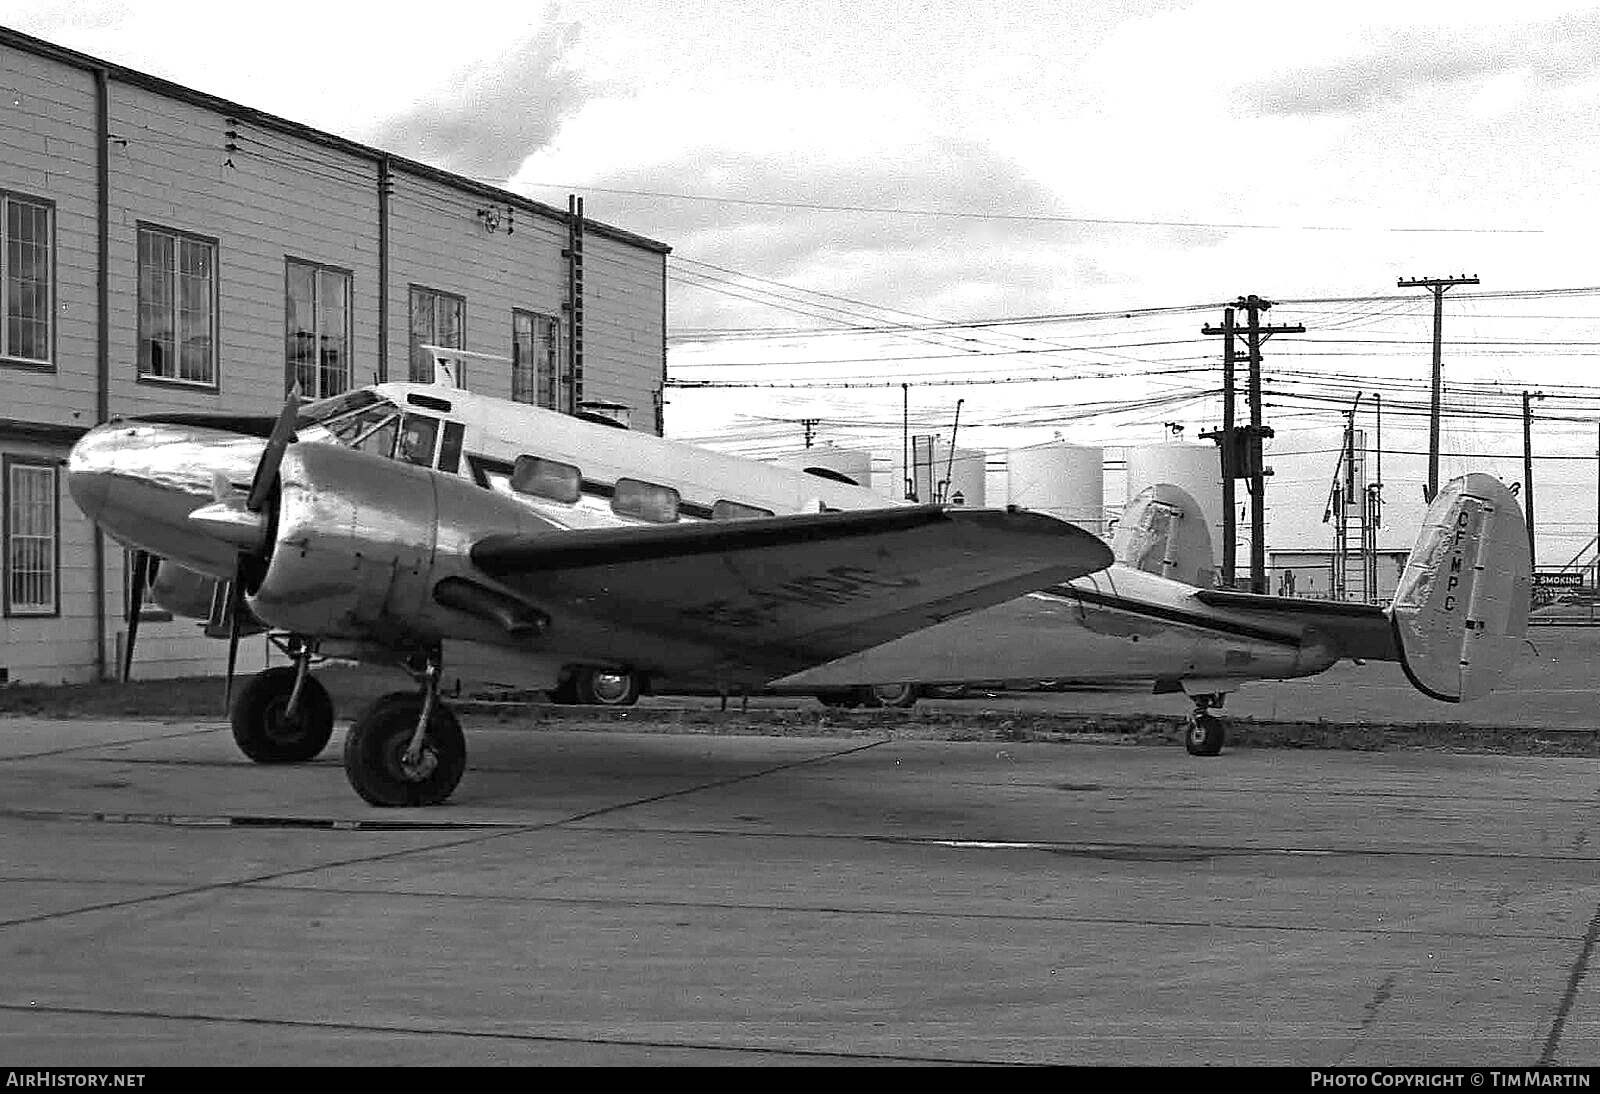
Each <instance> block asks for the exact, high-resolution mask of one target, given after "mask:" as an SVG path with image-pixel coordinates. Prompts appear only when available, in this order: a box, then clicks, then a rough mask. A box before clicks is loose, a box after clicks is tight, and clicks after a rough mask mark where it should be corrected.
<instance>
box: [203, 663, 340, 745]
mask: <svg viewBox="0 0 1600 1094" xmlns="http://www.w3.org/2000/svg"><path fill="white" fill-rule="evenodd" d="M294 678H295V670H294V668H292V667H288V666H282V665H280V666H278V667H277V668H271V669H267V670H265V671H264V672H258V673H256V674H255V675H254V676H252V677H251V678H250V679H249V680H247V681H245V684H244V686H243V687H241V688H240V689H239V692H238V694H237V695H235V696H234V697H233V704H232V707H231V708H230V709H229V711H228V721H229V722H230V723H231V725H232V728H233V740H234V743H235V744H237V745H238V746H239V751H241V752H243V753H244V754H245V755H246V756H248V757H250V758H251V759H252V760H254V761H255V762H256V763H258V764H293V763H303V762H304V761H306V760H311V759H315V758H316V757H317V755H318V754H319V753H321V752H322V750H323V749H324V748H325V747H327V744H328V738H329V737H332V736H333V700H332V699H331V698H330V697H329V695H328V689H327V688H325V687H323V686H322V684H321V683H320V682H318V680H317V678H316V677H314V676H308V677H306V684H305V687H303V688H301V689H300V707H299V710H298V711H296V713H295V716H294V718H293V719H285V718H284V717H283V709H284V707H286V706H287V705H288V703H289V696H290V695H291V694H293V692H294Z"/></svg>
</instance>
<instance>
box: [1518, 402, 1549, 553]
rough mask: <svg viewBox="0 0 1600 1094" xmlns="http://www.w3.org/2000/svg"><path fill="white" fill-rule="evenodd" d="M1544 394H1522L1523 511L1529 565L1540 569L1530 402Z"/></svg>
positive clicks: (1531, 408)
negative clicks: (1535, 549)
mask: <svg viewBox="0 0 1600 1094" xmlns="http://www.w3.org/2000/svg"><path fill="white" fill-rule="evenodd" d="M1543 398H1544V392H1542V391H1535V392H1534V393H1533V394H1532V395H1530V394H1528V392H1527V391H1524V392H1523V393H1522V498H1523V501H1522V509H1523V512H1524V514H1525V515H1526V516H1527V518H1528V564H1529V565H1530V566H1532V567H1534V569H1536V570H1537V569H1538V565H1539V564H1538V556H1537V555H1535V554H1534V553H1533V404H1532V402H1531V401H1530V400H1533V399H1543Z"/></svg>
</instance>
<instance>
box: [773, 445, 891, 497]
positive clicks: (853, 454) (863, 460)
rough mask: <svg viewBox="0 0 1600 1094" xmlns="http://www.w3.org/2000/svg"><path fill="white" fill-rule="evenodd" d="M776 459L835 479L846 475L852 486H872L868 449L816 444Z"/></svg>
mask: <svg viewBox="0 0 1600 1094" xmlns="http://www.w3.org/2000/svg"><path fill="white" fill-rule="evenodd" d="M779 462H781V463H782V464H783V466H785V467H793V468H795V469H797V470H800V471H810V472H811V473H812V474H818V473H820V474H821V475H822V477H824V478H829V479H833V480H834V481H836V482H837V481H842V480H846V479H847V480H849V481H850V482H851V483H853V484H854V485H856V486H865V487H867V488H869V489H870V488H871V486H872V453H871V452H868V451H866V450H865V449H858V448H835V447H834V446H833V445H831V444H819V445H816V446H814V447H812V448H805V449H801V450H800V451H799V452H796V453H793V454H792V455H788V456H785V457H783V458H782V459H781V460H780V461H779Z"/></svg>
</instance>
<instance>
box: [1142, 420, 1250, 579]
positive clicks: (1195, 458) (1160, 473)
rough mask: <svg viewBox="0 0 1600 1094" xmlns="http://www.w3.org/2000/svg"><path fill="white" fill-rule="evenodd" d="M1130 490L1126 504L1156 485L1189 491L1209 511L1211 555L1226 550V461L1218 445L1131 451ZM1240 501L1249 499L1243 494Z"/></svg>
mask: <svg viewBox="0 0 1600 1094" xmlns="http://www.w3.org/2000/svg"><path fill="white" fill-rule="evenodd" d="M1127 458H1128V464H1127V466H1128V490H1127V497H1126V498H1124V499H1123V501H1124V504H1126V503H1127V502H1129V501H1132V500H1133V499H1134V498H1135V497H1136V496H1137V495H1138V494H1139V492H1140V491H1141V490H1143V489H1144V488H1145V487H1147V486H1154V485H1155V484H1156V483H1161V482H1170V483H1171V484H1172V485H1174V486H1177V487H1181V488H1182V489H1183V490H1185V491H1187V492H1188V493H1189V495H1190V496H1191V497H1193V498H1194V500H1195V501H1196V502H1198V503H1199V505H1200V508H1201V509H1203V510H1204V511H1205V519H1206V526H1207V527H1208V528H1209V529H1210V530H1211V552H1212V554H1213V555H1215V554H1218V553H1219V552H1220V551H1221V550H1222V459H1221V457H1220V455H1219V454H1218V452H1217V446H1216V445H1214V444H1183V443H1178V444H1150V445H1142V446H1138V447H1130V448H1129V449H1128V451H1127ZM1239 497H1240V498H1244V497H1246V495H1245V492H1244V490H1243V489H1242V487H1241V489H1240V490H1239Z"/></svg>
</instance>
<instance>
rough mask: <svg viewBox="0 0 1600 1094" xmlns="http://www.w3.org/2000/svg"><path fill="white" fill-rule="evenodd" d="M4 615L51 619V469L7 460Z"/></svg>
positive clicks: (55, 522)
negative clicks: (44, 616) (46, 616)
mask: <svg viewBox="0 0 1600 1094" xmlns="http://www.w3.org/2000/svg"><path fill="white" fill-rule="evenodd" d="M5 469H6V511H5V540H6V606H5V610H6V614H7V615H55V614H56V566H57V552H56V532H57V528H58V527H59V518H60V511H59V508H58V506H57V505H56V494H57V490H56V468H55V465H54V464H53V463H45V462H42V461H33V460H25V459H12V458H9V457H8V458H7V459H6V462H5Z"/></svg>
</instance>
